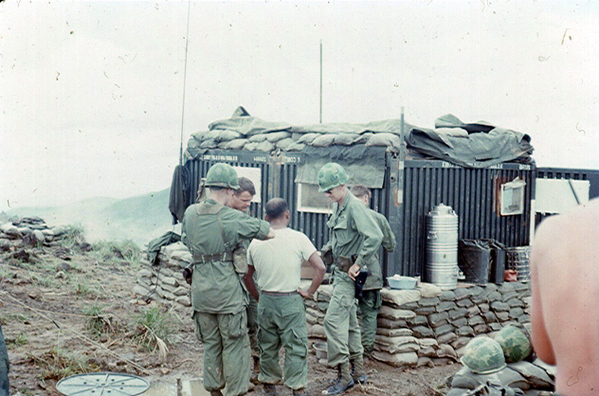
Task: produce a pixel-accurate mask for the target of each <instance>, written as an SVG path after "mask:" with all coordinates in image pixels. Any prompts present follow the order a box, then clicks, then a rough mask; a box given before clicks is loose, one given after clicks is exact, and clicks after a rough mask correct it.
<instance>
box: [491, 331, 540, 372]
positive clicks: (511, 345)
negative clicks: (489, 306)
mask: <svg viewBox="0 0 599 396" xmlns="http://www.w3.org/2000/svg"><path fill="white" fill-rule="evenodd" d="M495 341H497V343H498V344H499V345H500V346H501V349H503V355H504V356H505V361H506V362H507V363H516V362H519V361H521V360H524V359H526V358H527V357H528V356H530V354H531V353H532V347H531V345H530V337H529V336H528V334H527V331H526V330H524V329H522V328H520V327H518V326H515V325H513V324H509V325H507V326H505V327H504V328H503V329H501V330H500V331H499V332H498V333H497V334H496V335H495Z"/></svg>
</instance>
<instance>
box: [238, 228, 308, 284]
mask: <svg viewBox="0 0 599 396" xmlns="http://www.w3.org/2000/svg"><path fill="white" fill-rule="evenodd" d="M273 231H274V233H275V237H274V238H272V239H269V240H267V241H259V240H257V239H254V240H253V241H252V243H250V246H249V247H248V264H249V265H253V266H254V268H255V269H256V280H257V283H258V287H259V288H260V290H264V291H270V292H292V291H295V290H297V289H298V288H299V287H300V279H301V275H300V272H301V267H302V263H303V262H304V261H308V259H309V258H310V256H311V255H312V254H313V253H314V252H316V248H315V247H314V245H313V244H312V242H311V241H310V239H309V238H308V237H307V236H306V235H304V234H303V233H301V232H299V231H296V230H292V229H291V228H281V229H277V230H273Z"/></svg>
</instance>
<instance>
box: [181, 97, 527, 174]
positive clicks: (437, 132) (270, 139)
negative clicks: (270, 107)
mask: <svg viewBox="0 0 599 396" xmlns="http://www.w3.org/2000/svg"><path fill="white" fill-rule="evenodd" d="M240 114H241V115H240ZM404 125H405V127H404V130H405V146H406V147H407V148H408V150H407V157H412V158H425V159H426V158H428V159H430V158H433V159H443V160H446V161H449V162H451V163H454V164H457V165H460V166H464V167H472V168H485V167H489V166H493V165H497V164H499V163H502V162H513V161H515V162H523V163H532V162H533V161H532V158H531V157H530V155H531V154H532V151H533V147H532V145H531V144H530V136H528V135H526V134H523V133H520V132H516V131H513V130H510V129H504V128H497V127H495V126H493V125H491V124H489V123H486V122H477V123H469V124H468V123H463V122H462V121H461V120H459V119H458V118H457V117H455V116H453V115H451V114H448V115H445V116H442V117H439V118H438V119H437V120H436V122H435V129H427V128H420V127H416V126H413V125H410V124H408V123H405V124H404ZM400 135H401V120H400V119H389V120H381V121H373V122H368V123H364V124H349V123H326V124H312V125H300V126H294V125H291V124H289V123H286V122H273V121H265V120H261V119H259V118H257V117H253V116H250V115H249V114H248V113H247V111H245V109H243V108H242V107H240V108H238V109H237V110H236V111H235V113H234V116H233V117H231V118H229V119H224V120H218V121H215V122H213V123H211V124H210V125H209V126H208V130H207V131H201V132H197V133H194V134H192V136H191V137H190V139H189V141H188V144H187V149H186V151H185V154H186V159H187V160H191V159H195V158H198V157H199V156H200V155H202V154H203V153H205V152H206V151H208V150H214V149H218V150H244V151H262V152H268V153H271V152H274V151H277V150H278V151H296V152H297V151H302V152H305V151H306V150H308V149H309V148H315V147H328V148H331V147H335V146H337V147H338V148H343V147H344V146H355V145H364V146H366V147H384V148H385V151H387V152H399V150H400V145H401V139H400ZM377 151H378V150H377Z"/></svg>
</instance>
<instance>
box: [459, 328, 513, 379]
mask: <svg viewBox="0 0 599 396" xmlns="http://www.w3.org/2000/svg"><path fill="white" fill-rule="evenodd" d="M460 360H461V362H462V364H463V365H464V366H466V367H468V369H470V371H472V372H473V373H475V374H491V373H494V372H497V371H499V370H501V369H502V368H504V367H505V358H504V357H503V350H502V349H501V346H500V345H499V344H498V343H497V341H495V340H493V339H492V338H489V337H485V336H478V337H474V338H473V339H472V340H470V342H469V343H468V345H466V347H465V348H464V355H463V356H462V358H461V359H460Z"/></svg>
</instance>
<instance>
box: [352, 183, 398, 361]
mask: <svg viewBox="0 0 599 396" xmlns="http://www.w3.org/2000/svg"><path fill="white" fill-rule="evenodd" d="M350 191H351V192H352V194H354V195H355V196H356V198H358V199H359V200H361V201H362V202H364V204H365V205H366V207H367V208H369V209H368V211H369V213H370V215H371V216H372V217H373V218H374V220H375V221H376V223H377V224H378V226H379V228H380V230H381V232H382V233H383V242H382V245H383V247H384V248H385V250H387V251H388V252H392V251H393V250H395V235H394V234H393V231H392V230H391V226H390V225H389V221H388V220H387V218H386V217H385V216H383V215H382V214H380V213H379V212H376V211H374V210H372V209H370V197H371V195H372V194H371V192H370V190H369V189H368V188H366V187H365V186H363V185H361V184H358V185H355V186H352V188H351V190H350ZM368 268H369V269H370V271H372V274H371V275H370V276H369V277H368V278H366V283H365V284H364V288H363V289H362V290H363V292H362V297H361V298H359V299H358V309H359V310H360V315H361V316H362V327H361V328H360V332H361V334H362V346H363V347H364V357H370V356H371V355H372V351H373V349H374V338H375V337H376V327H377V322H376V318H377V316H378V313H379V309H380V308H381V305H382V302H383V301H382V299H381V289H382V288H383V273H382V271H381V264H380V261H379V257H378V249H377V251H376V253H375V255H374V256H373V258H372V261H371V262H370V263H369V264H368Z"/></svg>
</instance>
